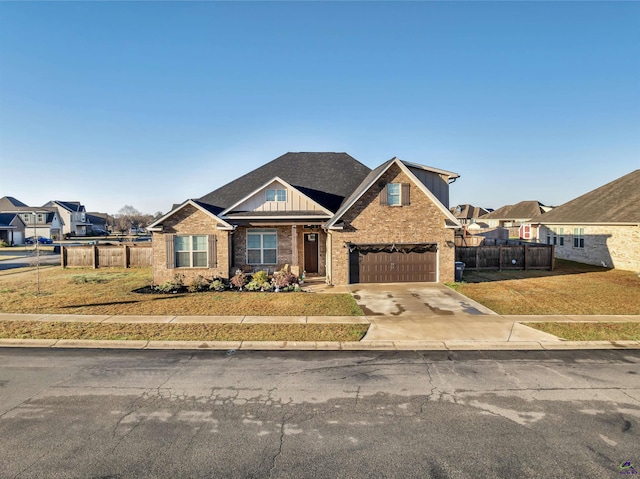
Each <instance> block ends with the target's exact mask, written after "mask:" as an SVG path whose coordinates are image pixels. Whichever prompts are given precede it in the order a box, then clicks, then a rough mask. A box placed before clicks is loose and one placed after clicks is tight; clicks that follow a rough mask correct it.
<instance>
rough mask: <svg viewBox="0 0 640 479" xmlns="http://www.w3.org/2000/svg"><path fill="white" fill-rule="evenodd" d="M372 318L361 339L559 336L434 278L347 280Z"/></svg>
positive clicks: (535, 338) (472, 344) (552, 338)
mask: <svg viewBox="0 0 640 479" xmlns="http://www.w3.org/2000/svg"><path fill="white" fill-rule="evenodd" d="M347 288H348V289H349V291H350V292H351V294H352V296H353V297H354V299H355V300H356V302H357V303H358V305H359V306H360V308H361V309H362V311H363V312H364V314H365V316H366V318H367V319H368V320H369V321H370V322H371V326H370V327H369V331H368V332H367V334H366V336H365V337H364V340H365V341H456V342H470V344H469V347H471V348H473V347H475V345H476V344H477V342H478V341H499V342H509V341H558V338H556V337H555V336H552V335H550V334H547V333H543V332H541V331H536V330H534V329H532V328H529V327H527V326H524V325H522V324H516V323H515V322H514V321H513V319H507V318H504V317H503V316H500V315H498V314H496V313H495V312H493V311H491V310H490V309H489V308H487V307H485V306H482V305H481V304H479V303H476V302H475V301H473V300H472V299H469V298H467V297H466V296H464V295H462V294H460V293H458V292H456V291H454V290H452V289H451V288H448V287H446V286H444V285H442V284H437V283H393V284H352V285H349V286H348V287H347Z"/></svg>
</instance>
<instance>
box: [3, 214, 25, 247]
mask: <svg viewBox="0 0 640 479" xmlns="http://www.w3.org/2000/svg"><path fill="white" fill-rule="evenodd" d="M24 228H25V225H24V222H23V221H22V219H21V218H20V215H19V214H18V213H0V243H4V244H7V245H9V246H14V245H17V244H22V243H24V238H25V236H24V232H25V230H24Z"/></svg>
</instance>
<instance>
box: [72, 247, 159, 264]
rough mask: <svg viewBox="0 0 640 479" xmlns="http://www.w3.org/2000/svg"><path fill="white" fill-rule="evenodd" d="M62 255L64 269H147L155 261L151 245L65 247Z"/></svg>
mask: <svg viewBox="0 0 640 479" xmlns="http://www.w3.org/2000/svg"><path fill="white" fill-rule="evenodd" d="M60 253H61V254H60V257H61V262H62V267H63V268H67V267H80V268H146V267H150V266H151V264H152V259H153V248H152V247H151V245H144V246H142V245H120V246H108V245H92V246H63V247H62V249H61V251H60Z"/></svg>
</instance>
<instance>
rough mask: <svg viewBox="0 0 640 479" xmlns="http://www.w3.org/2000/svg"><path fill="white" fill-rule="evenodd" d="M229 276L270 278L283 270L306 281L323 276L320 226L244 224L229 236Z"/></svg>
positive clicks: (323, 245)
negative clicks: (264, 275)
mask: <svg viewBox="0 0 640 479" xmlns="http://www.w3.org/2000/svg"><path fill="white" fill-rule="evenodd" d="M230 256H231V261H230V265H231V268H230V272H229V274H230V276H233V274H234V273H235V271H236V270H238V269H240V270H241V271H244V272H246V273H253V272H256V271H266V272H267V273H269V274H273V273H274V272H276V271H279V270H281V269H283V268H285V267H287V268H288V269H289V271H291V273H293V274H295V275H296V276H301V275H302V274H303V273H304V275H305V277H306V278H313V277H324V276H325V275H326V262H327V261H326V258H327V234H326V232H325V231H324V230H323V229H322V227H321V223H320V222H316V223H310V222H305V221H301V222H291V221H288V222H286V223H278V222H273V221H271V222H262V221H247V222H246V223H245V224H238V225H237V227H236V229H235V231H234V232H233V233H232V235H231V251H230Z"/></svg>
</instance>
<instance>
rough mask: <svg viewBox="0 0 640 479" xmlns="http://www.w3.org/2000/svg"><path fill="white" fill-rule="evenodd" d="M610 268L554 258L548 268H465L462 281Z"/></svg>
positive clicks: (590, 271) (558, 274)
mask: <svg viewBox="0 0 640 479" xmlns="http://www.w3.org/2000/svg"><path fill="white" fill-rule="evenodd" d="M611 270H612V268H603V267H602V266H594V265H591V264H585V263H577V262H575V261H567V260H563V259H556V265H555V269H554V270H553V271H549V270H539V269H536V270H526V271H525V270H502V271H498V270H480V271H476V270H474V269H465V270H464V272H463V274H462V281H463V282H465V283H488V282H493V281H508V280H514V279H529V278H545V277H548V276H564V275H573V274H584V273H606V272H608V271H611Z"/></svg>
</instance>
